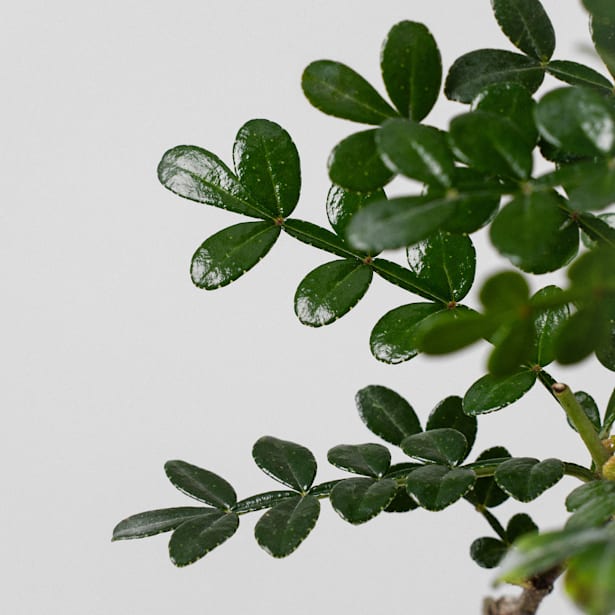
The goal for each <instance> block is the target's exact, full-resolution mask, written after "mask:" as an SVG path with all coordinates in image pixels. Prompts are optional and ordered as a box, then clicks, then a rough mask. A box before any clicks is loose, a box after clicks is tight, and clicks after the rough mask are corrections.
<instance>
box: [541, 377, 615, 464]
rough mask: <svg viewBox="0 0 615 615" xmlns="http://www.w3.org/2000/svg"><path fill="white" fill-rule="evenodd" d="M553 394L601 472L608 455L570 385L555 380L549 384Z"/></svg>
mask: <svg viewBox="0 0 615 615" xmlns="http://www.w3.org/2000/svg"><path fill="white" fill-rule="evenodd" d="M551 390H552V391H553V394H554V395H555V397H556V398H557V401H559V403H560V405H561V407H562V408H563V409H564V411H565V412H566V415H567V416H568V419H569V420H570V422H571V423H572V424H573V425H574V427H575V429H576V430H577V432H578V433H579V436H581V439H582V440H583V442H584V444H585V446H586V447H587V450H588V451H589V453H590V455H591V457H592V460H593V461H594V465H595V466H596V471H597V472H598V473H601V471H602V466H603V465H604V462H605V461H606V460H607V459H608V458H609V457H610V454H609V452H608V451H607V450H606V448H605V447H604V445H603V444H602V441H601V440H600V437H599V436H598V434H597V433H596V429H595V428H594V426H593V424H592V422H591V421H590V420H589V418H588V417H587V415H586V414H585V411H584V410H583V408H582V407H581V404H580V403H579V401H578V400H577V398H576V397H575V396H574V393H573V392H572V391H571V390H570V387H569V386H568V385H566V384H563V383H561V382H556V383H555V384H553V385H552V386H551Z"/></svg>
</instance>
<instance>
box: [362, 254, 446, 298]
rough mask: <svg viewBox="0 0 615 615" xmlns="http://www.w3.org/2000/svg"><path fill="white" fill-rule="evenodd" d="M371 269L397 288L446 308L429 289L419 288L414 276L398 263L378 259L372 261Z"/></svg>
mask: <svg viewBox="0 0 615 615" xmlns="http://www.w3.org/2000/svg"><path fill="white" fill-rule="evenodd" d="M371 267H372V269H373V270H374V272H375V273H377V274H378V275H379V276H380V277H381V278H383V279H385V280H386V281H387V282H390V283H391V284H395V286H399V287H400V288H403V289H404V290H407V291H409V292H411V293H414V294H415V295H418V296H419V297H423V298H424V299H429V300H430V301H435V302H436V303H439V304H440V308H442V307H444V305H443V304H444V301H442V300H441V299H440V298H439V297H436V296H435V295H433V294H432V293H431V292H430V291H429V290H428V289H427V288H425V287H423V286H419V285H418V284H417V279H416V276H415V275H414V274H412V272H411V271H410V270H409V269H408V268H407V267H402V266H401V265H400V264H398V263H394V262H393V261H389V260H385V259H384V258H376V259H374V260H373V261H372V263H371Z"/></svg>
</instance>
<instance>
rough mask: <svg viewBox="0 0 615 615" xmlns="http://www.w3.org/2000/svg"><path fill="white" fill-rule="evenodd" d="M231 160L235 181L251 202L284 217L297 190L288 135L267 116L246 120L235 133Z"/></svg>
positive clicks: (296, 172) (294, 153) (296, 169)
mask: <svg viewBox="0 0 615 615" xmlns="http://www.w3.org/2000/svg"><path fill="white" fill-rule="evenodd" d="M233 161H234V164H235V170H236V171H237V175H238V176H239V181H241V183H242V185H243V186H244V188H246V190H247V191H248V192H249V193H250V195H251V196H252V198H253V200H254V202H256V203H258V204H259V206H261V207H263V208H264V209H266V210H267V211H268V212H269V213H271V215H273V216H281V217H283V218H285V217H286V216H289V215H290V214H291V213H292V211H293V209H295V207H296V205H297V201H298V200H299V192H300V190H301V169H300V166H299V154H298V153H297V148H296V147H295V144H294V143H293V141H292V139H291V138H290V135H289V134H288V133H287V132H286V131H285V130H284V129H283V128H282V127H281V126H278V124H275V123H274V122H270V121H268V120H250V121H249V122H247V123H246V124H244V125H243V126H242V127H241V128H240V129H239V132H238V133H237V137H236V138H235V145H234V146H233Z"/></svg>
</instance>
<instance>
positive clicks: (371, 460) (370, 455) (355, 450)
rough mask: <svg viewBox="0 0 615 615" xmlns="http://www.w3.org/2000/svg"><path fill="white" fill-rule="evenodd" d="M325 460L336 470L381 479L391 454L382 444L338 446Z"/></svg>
mask: <svg viewBox="0 0 615 615" xmlns="http://www.w3.org/2000/svg"><path fill="white" fill-rule="evenodd" d="M327 459H328V460H329V463H331V464H333V465H334V466H336V467H337V468H340V469H342V470H346V471H348V472H354V473H355V474H363V475H364V476H371V477H373V478H381V477H382V476H383V475H384V474H385V473H386V471H387V470H388V469H389V467H390V465H391V453H390V452H389V449H387V448H386V446H382V444H338V445H337V446H334V447H333V448H332V449H330V450H329V452H328V453H327Z"/></svg>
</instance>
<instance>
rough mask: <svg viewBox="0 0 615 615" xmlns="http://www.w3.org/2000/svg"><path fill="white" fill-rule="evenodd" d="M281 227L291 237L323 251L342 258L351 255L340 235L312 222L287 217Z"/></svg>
mask: <svg viewBox="0 0 615 615" xmlns="http://www.w3.org/2000/svg"><path fill="white" fill-rule="evenodd" d="M283 228H284V231H285V232H286V233H288V234H289V235H290V236H291V237H294V238H295V239H298V240H299V241H301V242H303V243H306V244H308V245H310V246H314V247H315V248H318V249H320V250H324V251H325V252H329V253H331V254H335V255H336V256H341V257H342V258H347V257H348V256H351V255H352V252H351V251H350V250H349V249H348V246H346V244H345V243H344V241H343V240H342V239H341V238H340V237H338V236H337V235H336V234H335V233H332V232H331V231H328V230H327V229H324V228H322V227H321V226H318V225H317V224H313V223H312V222H306V221H305V220H295V219H294V218H289V219H288V220H285V221H284V226H283Z"/></svg>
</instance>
